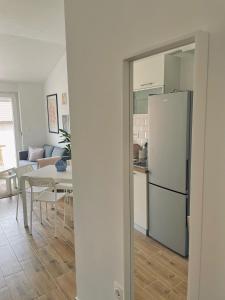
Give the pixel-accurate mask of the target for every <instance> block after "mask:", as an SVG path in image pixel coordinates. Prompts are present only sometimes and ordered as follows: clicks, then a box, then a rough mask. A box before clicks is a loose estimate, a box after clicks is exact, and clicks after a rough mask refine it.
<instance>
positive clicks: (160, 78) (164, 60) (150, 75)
mask: <svg viewBox="0 0 225 300" xmlns="http://www.w3.org/2000/svg"><path fill="white" fill-rule="evenodd" d="M133 74H134V77H133V90H134V91H138V90H144V89H150V88H156V87H164V93H168V92H171V91H173V90H176V89H179V85H180V58H179V57H177V56H174V55H169V54H158V55H154V56H149V57H146V58H143V59H139V60H137V61H135V62H134V65H133Z"/></svg>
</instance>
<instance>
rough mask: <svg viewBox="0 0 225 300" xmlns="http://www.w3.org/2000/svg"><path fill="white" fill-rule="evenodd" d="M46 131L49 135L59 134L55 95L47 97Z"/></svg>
mask: <svg viewBox="0 0 225 300" xmlns="http://www.w3.org/2000/svg"><path fill="white" fill-rule="evenodd" d="M47 111H48V130H49V132H51V133H59V114H58V99H57V94H52V95H48V96H47Z"/></svg>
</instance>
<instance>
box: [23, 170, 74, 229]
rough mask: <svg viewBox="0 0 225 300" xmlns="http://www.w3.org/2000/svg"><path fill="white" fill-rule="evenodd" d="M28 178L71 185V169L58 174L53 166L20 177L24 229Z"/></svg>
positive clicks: (26, 224) (25, 224) (26, 225)
mask: <svg viewBox="0 0 225 300" xmlns="http://www.w3.org/2000/svg"><path fill="white" fill-rule="evenodd" d="M29 177H36V178H53V179H54V181H55V182H56V183H72V167H67V169H66V171H65V172H58V171H57V170H56V167H55V166H54V165H51V166H45V167H43V168H40V169H37V170H34V171H32V172H29V173H26V174H23V175H22V176H21V178H20V187H21V196H22V202H23V219H24V226H25V227H28V220H27V197H26V181H27V180H28V179H29Z"/></svg>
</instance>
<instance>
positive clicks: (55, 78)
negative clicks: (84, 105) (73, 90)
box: [44, 54, 69, 145]
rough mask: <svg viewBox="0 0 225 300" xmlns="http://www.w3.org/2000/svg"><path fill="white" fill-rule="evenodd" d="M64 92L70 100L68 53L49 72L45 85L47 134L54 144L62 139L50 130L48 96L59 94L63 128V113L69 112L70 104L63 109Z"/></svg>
mask: <svg viewBox="0 0 225 300" xmlns="http://www.w3.org/2000/svg"><path fill="white" fill-rule="evenodd" d="M62 93H67V99H68V101H69V95H68V79H67V63H66V54H64V55H63V57H62V58H61V59H60V60H59V62H58V63H57V64H56V66H55V67H54V69H53V70H52V71H51V73H50V74H49V76H48V78H47V80H46V81H45V86H44V97H45V118H46V136H47V143H49V144H52V145H57V144H58V141H60V138H59V135H58V134H55V133H49V130H48V119H47V100H46V96H47V95H51V94H57V97H58V112H59V128H62V114H63V112H64V113H66V112H67V113H68V114H69V106H68V108H67V109H66V110H65V108H64V110H63V107H62V104H61V98H62Z"/></svg>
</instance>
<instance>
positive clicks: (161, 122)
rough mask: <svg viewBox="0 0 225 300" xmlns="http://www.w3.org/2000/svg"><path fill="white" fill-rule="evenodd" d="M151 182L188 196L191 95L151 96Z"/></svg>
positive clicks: (149, 154) (149, 150)
mask: <svg viewBox="0 0 225 300" xmlns="http://www.w3.org/2000/svg"><path fill="white" fill-rule="evenodd" d="M148 104H149V147H148V152H149V153H148V162H149V170H150V182H151V183H154V184H157V185H159V186H162V187H166V188H168V189H171V190H174V191H178V192H181V193H186V192H187V188H186V172H187V169H186V167H187V165H188V161H187V160H188V158H189V148H190V144H189V141H190V129H189V128H190V124H189V118H190V109H191V97H190V94H189V92H178V93H170V94H163V95H154V96H149V102H148Z"/></svg>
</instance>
